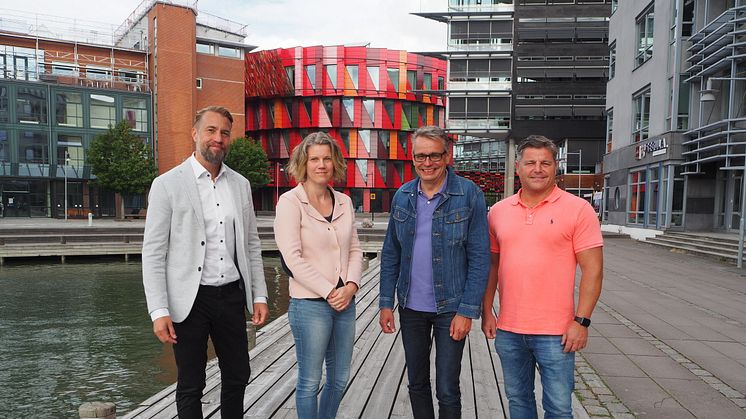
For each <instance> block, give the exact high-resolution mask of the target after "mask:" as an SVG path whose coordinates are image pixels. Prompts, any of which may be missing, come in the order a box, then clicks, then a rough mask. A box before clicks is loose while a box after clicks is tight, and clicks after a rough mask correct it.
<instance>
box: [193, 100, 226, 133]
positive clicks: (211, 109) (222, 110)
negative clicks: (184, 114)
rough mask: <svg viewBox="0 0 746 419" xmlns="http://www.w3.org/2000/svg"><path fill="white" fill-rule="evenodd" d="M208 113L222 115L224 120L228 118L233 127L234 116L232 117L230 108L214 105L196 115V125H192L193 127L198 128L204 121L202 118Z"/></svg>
mask: <svg viewBox="0 0 746 419" xmlns="http://www.w3.org/2000/svg"><path fill="white" fill-rule="evenodd" d="M207 112H215V113H217V114H220V115H221V116H223V117H224V118H227V119H228V122H230V123H231V126H233V115H231V112H230V111H229V110H228V108H226V107H224V106H217V105H213V106H208V107H206V108H202V109H200V110H198V111H197V113H196V114H195V115H194V124H192V127H194V128H196V127H197V126H198V125H199V123H200V122H201V121H202V116H203V115H204V114H206V113H207Z"/></svg>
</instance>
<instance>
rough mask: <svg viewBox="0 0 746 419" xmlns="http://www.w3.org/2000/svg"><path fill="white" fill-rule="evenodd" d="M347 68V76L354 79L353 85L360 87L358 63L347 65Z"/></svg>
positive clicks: (351, 79)
mask: <svg viewBox="0 0 746 419" xmlns="http://www.w3.org/2000/svg"><path fill="white" fill-rule="evenodd" d="M345 68H346V69H347V76H348V77H349V78H350V81H352V86H353V87H354V88H355V89H357V87H358V80H359V79H358V68H357V66H356V65H348V66H345Z"/></svg>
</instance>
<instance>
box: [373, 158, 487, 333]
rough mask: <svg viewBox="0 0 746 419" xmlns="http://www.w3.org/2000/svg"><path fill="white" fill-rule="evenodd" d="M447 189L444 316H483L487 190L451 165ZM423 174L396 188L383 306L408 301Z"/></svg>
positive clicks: (438, 287)
mask: <svg viewBox="0 0 746 419" xmlns="http://www.w3.org/2000/svg"><path fill="white" fill-rule="evenodd" d="M447 176H448V178H447V180H446V182H447V184H446V190H445V191H444V194H443V197H441V199H440V201H439V202H438V206H437V207H436V208H435V213H434V214H433V225H432V248H433V250H432V251H433V255H432V256H433V291H434V292H435V302H436V305H437V310H438V314H440V313H449V312H456V313H457V314H459V315H461V316H464V317H469V318H472V319H477V318H479V316H480V315H481V306H482V296H483V294H484V290H485V288H486V287H487V275H488V273H489V269H490V242H489V235H488V232H487V208H486V205H485V201H484V194H483V193H482V191H481V190H480V189H479V187H477V185H475V184H474V182H472V181H470V180H468V179H465V178H463V177H461V176H457V175H456V174H455V173H453V168H451V167H449V168H448V175H447ZM418 182H419V178H416V179H414V180H412V181H410V182H407V183H405V184H404V185H402V187H401V188H399V190H398V191H396V194H395V195H394V199H393V201H392V203H391V216H390V218H389V225H388V230H387V231H386V238H385V239H384V242H383V251H382V254H381V283H380V297H379V298H380V300H379V307H380V308H393V307H394V291H395V290H396V297H397V299H398V300H399V304H400V305H401V306H402V307H404V306H406V304H407V293H408V292H409V280H410V271H411V268H412V250H413V248H414V237H415V226H416V224H417V221H416V219H415V218H416V216H417V210H416V203H417V183H418Z"/></svg>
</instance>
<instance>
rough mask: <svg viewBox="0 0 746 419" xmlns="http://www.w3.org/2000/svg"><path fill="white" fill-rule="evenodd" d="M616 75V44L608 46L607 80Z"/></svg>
mask: <svg viewBox="0 0 746 419" xmlns="http://www.w3.org/2000/svg"><path fill="white" fill-rule="evenodd" d="M614 74H616V42H614V43H613V44H611V45H610V46H609V80H611V79H613V78H614Z"/></svg>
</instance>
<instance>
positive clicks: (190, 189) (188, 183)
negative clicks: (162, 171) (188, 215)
mask: <svg viewBox="0 0 746 419" xmlns="http://www.w3.org/2000/svg"><path fill="white" fill-rule="evenodd" d="M179 172H181V177H182V179H183V180H184V189H185V190H186V194H187V197H188V198H189V202H190V203H191V204H192V209H193V210H194V215H195V216H196V217H197V222H198V223H199V227H200V228H205V218H204V215H203V214H202V200H201V199H200V198H199V190H198V189H197V179H195V177H194V171H193V170H192V163H191V162H189V159H187V160H186V161H185V162H184V163H182V164H181V166H179Z"/></svg>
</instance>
